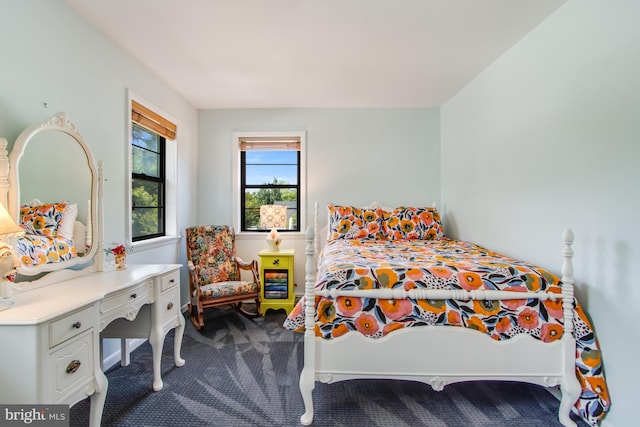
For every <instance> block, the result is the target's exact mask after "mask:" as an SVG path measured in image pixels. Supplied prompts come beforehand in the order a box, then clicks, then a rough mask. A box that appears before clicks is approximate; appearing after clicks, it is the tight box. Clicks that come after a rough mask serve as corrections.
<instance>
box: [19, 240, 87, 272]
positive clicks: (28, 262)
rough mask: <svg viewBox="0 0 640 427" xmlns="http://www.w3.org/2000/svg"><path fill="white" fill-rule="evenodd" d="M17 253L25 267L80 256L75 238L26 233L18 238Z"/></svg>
mask: <svg viewBox="0 0 640 427" xmlns="http://www.w3.org/2000/svg"><path fill="white" fill-rule="evenodd" d="M15 250H16V254H17V256H18V260H19V261H20V264H21V265H22V266H24V267H36V266H38V265H41V264H47V263H50V262H61V261H68V260H70V259H72V258H75V257H77V256H78V253H77V251H76V247H75V246H74V244H73V239H65V238H64V237H61V236H58V237H55V238H53V237H48V236H42V235H39V234H26V235H24V236H22V237H19V238H18V239H16V245H15Z"/></svg>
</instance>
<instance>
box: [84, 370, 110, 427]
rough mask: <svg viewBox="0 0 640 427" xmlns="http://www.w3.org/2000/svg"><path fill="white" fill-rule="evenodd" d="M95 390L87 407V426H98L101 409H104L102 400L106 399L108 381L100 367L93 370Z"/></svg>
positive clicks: (100, 418) (100, 420)
mask: <svg viewBox="0 0 640 427" xmlns="http://www.w3.org/2000/svg"><path fill="white" fill-rule="evenodd" d="M94 376H95V383H96V390H95V391H94V392H93V394H92V395H91V397H90V399H91V405H90V409H89V426H90V427H100V423H101V422H102V410H103V409H104V402H105V400H106V399H107V389H108V388H109V381H108V380H107V377H106V376H105V375H104V372H102V371H101V370H100V369H96V370H95V372H94Z"/></svg>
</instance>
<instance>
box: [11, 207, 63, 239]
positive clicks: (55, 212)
mask: <svg viewBox="0 0 640 427" xmlns="http://www.w3.org/2000/svg"><path fill="white" fill-rule="evenodd" d="M66 208H67V202H61V203H44V204H42V205H38V206H28V205H25V206H22V207H21V208H20V225H21V226H22V228H24V231H25V233H26V234H37V235H40V236H46V237H57V236H58V231H59V229H60V223H61V222H62V218H63V216H64V211H65V209H66Z"/></svg>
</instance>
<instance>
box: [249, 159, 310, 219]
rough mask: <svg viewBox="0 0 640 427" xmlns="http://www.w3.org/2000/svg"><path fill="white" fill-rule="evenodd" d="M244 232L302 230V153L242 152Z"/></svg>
mask: <svg viewBox="0 0 640 427" xmlns="http://www.w3.org/2000/svg"><path fill="white" fill-rule="evenodd" d="M241 166H242V170H241V174H242V176H241V187H242V188H241V191H242V193H241V210H240V211H241V229H242V231H269V230H271V229H272V228H277V229H278V230H282V231H299V230H300V227H299V222H298V212H299V210H300V197H299V194H300V186H299V182H300V151H299V150H297V149H296V150H260V149H258V150H246V151H241Z"/></svg>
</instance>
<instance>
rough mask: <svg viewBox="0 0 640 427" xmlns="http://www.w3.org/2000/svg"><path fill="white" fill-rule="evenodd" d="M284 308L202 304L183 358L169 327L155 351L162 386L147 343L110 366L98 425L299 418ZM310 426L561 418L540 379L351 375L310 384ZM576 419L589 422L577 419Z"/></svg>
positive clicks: (82, 415) (75, 419)
mask: <svg viewBox="0 0 640 427" xmlns="http://www.w3.org/2000/svg"><path fill="white" fill-rule="evenodd" d="M284 318H285V315H284V312H283V311H278V312H273V311H269V312H268V314H267V316H266V317H264V318H258V319H247V318H245V317H244V316H242V315H240V314H237V313H236V312H235V311H233V310H231V309H226V308H221V309H217V310H216V309H214V310H209V312H208V315H207V318H206V320H205V327H204V329H203V330H202V331H201V332H197V331H195V330H194V328H193V326H192V325H191V322H190V321H189V320H188V319H187V321H186V323H187V326H186V328H185V334H184V339H183V345H182V356H183V358H184V359H185V360H186V364H185V365H184V366H183V367H180V368H177V367H175V365H174V363H173V332H170V333H169V335H168V336H167V338H166V340H165V344H164V351H163V356H162V377H163V380H164V389H163V390H162V391H159V392H154V391H153V390H152V381H153V374H152V362H151V347H150V346H149V344H148V343H145V344H144V345H142V346H141V347H139V348H138V349H136V350H135V351H134V352H133V353H132V354H131V364H130V365H129V366H127V367H120V366H118V367H114V368H113V369H111V370H109V371H108V372H107V378H108V380H109V390H108V393H107V400H106V403H105V408H104V412H103V416H102V425H103V426H109V427H111V426H136V427H138V426H167V427H176V426H224V427H231V426H297V425H300V422H299V420H300V415H301V414H302V413H303V412H304V410H303V403H302V397H301V395H300V391H299V389H298V375H299V373H300V371H301V369H302V361H303V344H302V338H303V336H302V334H300V333H294V332H291V331H288V330H285V329H283V328H282V326H281V325H282V322H283V321H284ZM313 395H314V407H315V417H314V424H313V425H314V426H316V427H321V426H345V427H346V426H384V427H388V426H397V427H402V426H412V427H416V426H429V427H431V426H433V427H450V426H487V427H488V426H491V427H495V426H509V427H513V426H540V427H542V426H544V427H548V426H559V425H560V423H559V422H558V419H557V411H558V401H557V400H556V399H555V398H554V397H553V396H552V395H551V394H550V393H548V392H547V391H546V390H545V389H544V388H542V387H538V386H535V385H527V384H520V383H509V382H477V383H462V384H452V385H449V386H446V387H445V389H444V391H441V392H436V391H433V390H432V389H431V387H429V386H427V385H425V384H422V383H416V382H406V381H391V380H387V381H378V380H352V381H345V382H341V383H335V384H322V383H316V388H315V390H314V394H313ZM70 415H71V426H85V425H87V424H88V419H89V400H88V399H85V400H84V401H82V402H80V403H78V404H77V405H75V406H74V407H72V408H71V411H70ZM579 425H581V426H586V424H585V423H582V422H579Z"/></svg>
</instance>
